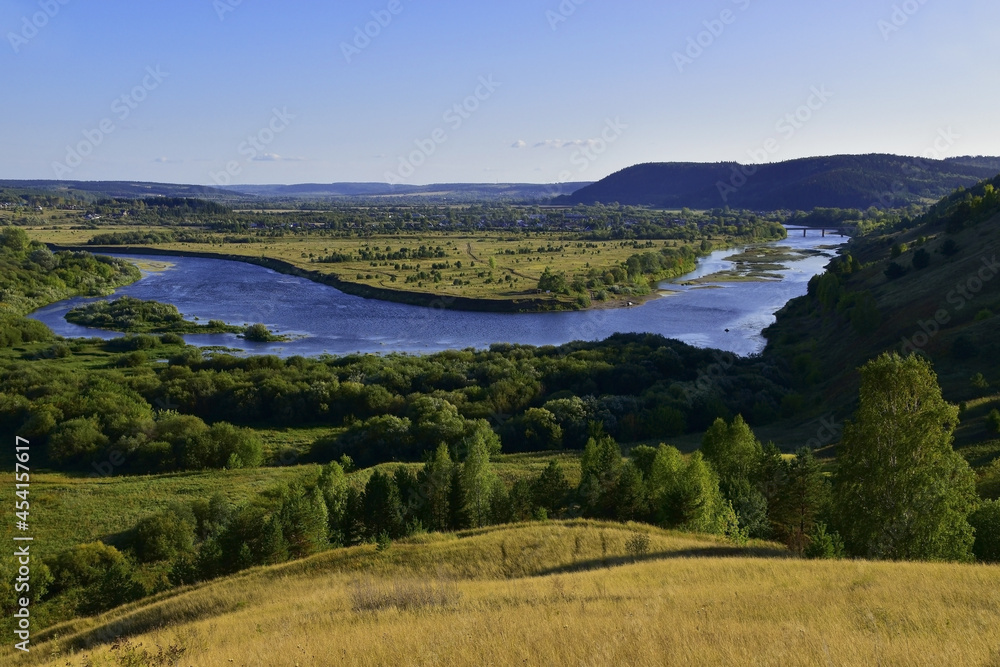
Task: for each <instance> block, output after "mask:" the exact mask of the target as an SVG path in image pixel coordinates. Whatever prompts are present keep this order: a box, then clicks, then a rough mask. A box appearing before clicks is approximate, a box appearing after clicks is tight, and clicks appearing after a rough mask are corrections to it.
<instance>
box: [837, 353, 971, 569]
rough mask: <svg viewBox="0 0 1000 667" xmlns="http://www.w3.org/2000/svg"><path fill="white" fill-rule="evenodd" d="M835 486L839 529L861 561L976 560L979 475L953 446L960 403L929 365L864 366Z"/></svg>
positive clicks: (913, 360) (887, 361) (894, 359)
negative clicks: (974, 512) (945, 393)
mask: <svg viewBox="0 0 1000 667" xmlns="http://www.w3.org/2000/svg"><path fill="white" fill-rule="evenodd" d="M860 370H861V392H860V400H859V407H858V410H857V412H856V414H855V419H854V420H853V421H852V422H850V423H848V424H847V425H846V426H845V428H844V437H843V440H842V442H841V445H840V455H839V457H838V461H837V464H838V469H837V474H836V481H835V485H834V504H835V511H836V518H837V524H838V528H839V532H840V534H841V535H843V537H844V542H845V545H846V547H847V551H848V553H850V554H851V555H852V556H858V557H862V558H880V559H905V560H911V559H944V560H968V559H969V558H970V549H971V547H972V543H973V533H972V528H971V526H970V525H969V522H968V519H967V517H968V515H969V512H970V510H971V509H972V507H973V504H974V503H975V500H976V495H975V480H974V477H973V474H972V471H971V469H970V468H969V465H968V463H966V461H965V459H963V458H962V457H961V456H959V455H958V454H956V453H955V451H954V450H953V449H952V444H951V443H952V432H953V431H954V428H955V425H956V424H957V422H958V408H956V407H955V406H953V405H949V404H948V403H946V402H945V401H944V399H943V398H942V397H941V389H940V387H939V386H938V384H937V376H936V375H935V374H934V371H933V370H932V369H931V366H930V363H929V362H927V361H926V360H924V359H923V358H922V357H920V356H917V355H910V356H908V357H906V358H903V357H900V356H899V355H898V354H896V353H892V354H888V353H887V354H883V355H882V356H881V357H879V358H878V359H874V360H872V361H870V362H868V363H867V364H865V365H864V366H863V367H862V368H861V369H860Z"/></svg>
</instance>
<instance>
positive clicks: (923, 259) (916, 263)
mask: <svg viewBox="0 0 1000 667" xmlns="http://www.w3.org/2000/svg"><path fill="white" fill-rule="evenodd" d="M930 265H931V254H930V253H929V252H927V250H926V249H924V248H920V249H919V250H917V251H916V252H915V253H913V268H914V269H916V270H917V271H920V270H922V269H926V268H927V267H928V266H930Z"/></svg>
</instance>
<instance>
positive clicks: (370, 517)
mask: <svg viewBox="0 0 1000 667" xmlns="http://www.w3.org/2000/svg"><path fill="white" fill-rule="evenodd" d="M362 502H363V506H364V520H365V534H366V536H367V537H368V539H377V538H378V537H379V536H380V535H383V534H385V535H388V536H389V537H390V538H391V539H396V538H398V537H402V536H403V507H402V503H401V502H400V500H399V489H397V488H396V484H395V482H393V481H392V478H391V477H389V476H388V475H386V474H385V473H383V472H382V471H381V470H375V472H373V473H372V476H371V477H369V478H368V484H367V485H365V493H364V497H363V499H362Z"/></svg>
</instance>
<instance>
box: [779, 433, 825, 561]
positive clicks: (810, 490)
mask: <svg viewBox="0 0 1000 667" xmlns="http://www.w3.org/2000/svg"><path fill="white" fill-rule="evenodd" d="M783 482H784V483H783V484H782V486H781V490H780V491H779V493H778V496H777V498H776V499H775V502H774V504H773V506H772V507H771V522H772V524H773V525H774V528H775V532H776V533H777V535H778V537H779V538H781V540H782V541H783V542H784V543H785V544H786V545H788V548H789V549H791V550H792V551H794V552H795V553H797V554H799V555H802V554H803V553H804V552H805V550H806V547H808V546H809V542H810V535H812V534H813V532H814V529H815V527H816V525H817V521H818V517H819V516H820V514H821V512H822V511H823V509H824V507H825V506H826V505H827V504H828V503H829V495H830V491H829V488H828V486H827V483H826V480H825V479H824V477H823V469H822V466H821V465H820V462H819V461H818V460H817V459H816V456H815V455H814V454H813V452H812V450H811V449H809V448H808V447H803V448H802V449H800V450H799V451H798V452H796V454H795V459H794V460H793V461H792V462H791V464H790V465H789V466H788V467H787V469H786V471H785V476H784V480H783Z"/></svg>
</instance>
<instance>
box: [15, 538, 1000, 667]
mask: <svg viewBox="0 0 1000 667" xmlns="http://www.w3.org/2000/svg"><path fill="white" fill-rule="evenodd" d="M116 637H125V638H127V642H123V641H122V642H118V643H113V642H114V639H115V638H116ZM37 639H38V641H39V642H40V643H39V644H38V645H33V650H32V653H31V654H30V656H25V658H26V659H24V660H22V664H35V665H38V664H44V665H53V666H54V665H59V666H60V667H63V666H66V665H71V666H76V665H87V666H96V665H107V666H112V665H143V664H173V663H166V662H164V663H156V662H153V661H152V660H146V661H141V659H142V655H143V652H147V653H148V654H150V655H153V656H155V655H156V654H157V651H158V650H159V651H163V652H170V651H173V652H174V653H175V655H177V656H178V657H179V659H180V661H179V662H178V663H176V664H183V665H192V666H198V667H200V666H202V665H205V666H208V665H212V666H215V665H227V664H231V665H267V666H285V665H287V666H289V667H290V666H292V665H300V666H303V667H304V666H306V665H330V664H351V665H387V664H394V665H395V664H398V665H403V664H405V665H410V664H418V665H419V664H454V665H485V664H492V665H508V664H530V665H563V664H587V665H625V664H628V665H667V664H669V665H674V664H677V665H680V664H685V665H687V664H691V665H694V664H697V665H738V664H759V665H782V666H784V665H877V664H881V665H902V664H906V665H935V666H937V665H997V664H1000V567H996V566H969V565H946V564H927V563H922V564H917V563H871V562H864V561H835V562H830V561H801V560H795V559H790V558H787V554H786V553H785V552H784V551H783V550H782V549H780V548H778V547H775V546H773V545H769V544H766V543H761V544H754V545H751V546H749V547H746V548H737V547H734V546H732V545H729V544H726V543H723V542H719V541H718V540H715V539H712V538H707V537H699V536H693V535H684V534H678V533H671V532H668V531H662V530H658V529H654V528H649V527H645V526H632V525H620V524H606V523H601V522H593V521H587V522H584V521H576V522H551V523H541V524H521V525H516V526H505V527H497V528H492V529H487V530H482V531H470V532H467V533H460V534H456V535H426V536H419V537H416V538H413V539H410V540H407V541H403V542H398V543H395V544H393V545H392V546H391V547H390V548H389V549H387V550H385V551H383V552H381V553H379V552H376V550H375V547H374V546H363V547H354V548H350V549H340V550H335V551H330V552H326V553H323V554H319V555H317V556H314V557H312V558H310V559H307V560H304V561H298V562H294V563H289V564H285V565H280V566H275V567H271V568H258V569H254V570H249V571H247V572H244V573H241V574H239V575H236V576H234V577H230V578H227V579H222V580H218V581H215V582H211V583H208V584H203V585H200V586H196V587H190V588H185V589H180V590H177V591H174V592H171V593H166V594H163V595H161V596H159V597H157V598H152V599H148V600H145V601H142V602H139V603H135V604H133V605H130V606H127V607H123V608H120V609H117V610H114V611H112V612H110V613H107V614H105V615H102V616H98V617H93V618H85V619H77V620H75V621H71V622H68V623H65V624H62V625H61V626H56V627H53V628H51V629H49V630H47V631H45V632H44V633H43V634H41V635H40V636H38V637H37ZM3 650H5V651H9V650H10V649H9V648H6V647H5V648H4V649H3ZM130 661H131V662H130Z"/></svg>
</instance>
